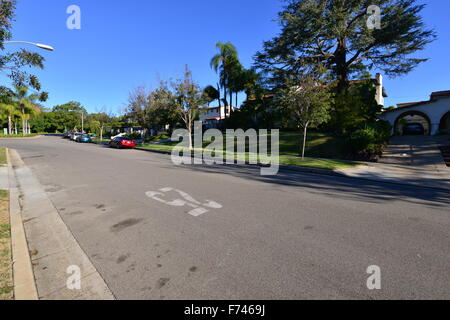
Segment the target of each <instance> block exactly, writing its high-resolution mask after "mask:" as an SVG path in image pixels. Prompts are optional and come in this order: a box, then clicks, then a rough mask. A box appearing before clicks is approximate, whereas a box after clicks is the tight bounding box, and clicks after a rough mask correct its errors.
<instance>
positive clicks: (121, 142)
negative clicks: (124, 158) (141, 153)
mask: <svg viewBox="0 0 450 320" xmlns="http://www.w3.org/2000/svg"><path fill="white" fill-rule="evenodd" d="M109 146H110V147H111V148H113V147H114V148H118V149H122V148H134V147H136V142H134V141H133V140H132V139H131V138H128V137H118V138H114V139H112V140H111V141H110V142H109Z"/></svg>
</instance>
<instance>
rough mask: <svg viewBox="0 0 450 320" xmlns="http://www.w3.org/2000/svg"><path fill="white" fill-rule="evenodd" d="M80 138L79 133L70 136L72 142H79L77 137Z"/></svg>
mask: <svg viewBox="0 0 450 320" xmlns="http://www.w3.org/2000/svg"><path fill="white" fill-rule="evenodd" d="M78 136H81V133H79V132H72V134H71V135H70V140H72V141H77V137H78Z"/></svg>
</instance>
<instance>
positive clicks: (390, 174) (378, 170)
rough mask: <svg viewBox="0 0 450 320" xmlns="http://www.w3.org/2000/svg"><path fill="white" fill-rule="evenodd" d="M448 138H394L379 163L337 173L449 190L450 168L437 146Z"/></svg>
mask: <svg viewBox="0 0 450 320" xmlns="http://www.w3.org/2000/svg"><path fill="white" fill-rule="evenodd" d="M443 145H450V136H439V137H434V136H402V137H400V136H396V137H393V138H392V140H391V143H390V145H389V146H388V147H387V149H386V150H385V152H384V153H383V157H382V158H381V159H380V161H379V162H378V163H367V164H366V165H363V166H359V167H354V168H348V169H343V170H339V171H341V172H342V173H344V174H346V175H347V176H350V177H354V178H364V179H371V180H375V181H384V182H391V183H400V184H412V185H417V186H426V187H431V188H442V189H447V190H450V168H449V167H447V165H446V164H445V162H444V158H443V156H442V153H441V150H440V149H439V146H443Z"/></svg>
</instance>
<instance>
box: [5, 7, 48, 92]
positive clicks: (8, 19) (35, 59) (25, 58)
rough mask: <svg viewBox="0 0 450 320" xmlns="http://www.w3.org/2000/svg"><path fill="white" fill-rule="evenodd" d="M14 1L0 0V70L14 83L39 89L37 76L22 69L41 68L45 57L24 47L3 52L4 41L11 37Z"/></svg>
mask: <svg viewBox="0 0 450 320" xmlns="http://www.w3.org/2000/svg"><path fill="white" fill-rule="evenodd" d="M16 2H17V1H16V0H8V1H6V0H1V1H0V71H2V72H5V73H6V76H7V77H9V78H10V79H11V80H12V81H13V82H14V84H15V85H17V86H20V87H23V86H29V87H32V88H34V89H36V90H38V91H40V90H41V84H40V83H39V80H38V78H37V77H36V76H34V75H30V74H28V73H27V72H25V71H23V70H22V69H23V67H38V68H40V69H43V68H44V61H45V59H44V58H43V57H42V56H41V55H39V54H37V53H33V52H30V51H28V50H25V49H20V50H19V51H15V52H7V53H3V51H4V49H5V47H4V42H5V41H8V40H11V37H12V33H11V30H12V22H13V21H14V17H15V13H14V12H15V9H16Z"/></svg>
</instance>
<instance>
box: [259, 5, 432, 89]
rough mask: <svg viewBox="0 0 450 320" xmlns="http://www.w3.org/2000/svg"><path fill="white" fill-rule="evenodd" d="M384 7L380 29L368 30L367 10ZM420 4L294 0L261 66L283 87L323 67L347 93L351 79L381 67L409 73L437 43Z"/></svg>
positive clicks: (389, 72)
mask: <svg viewBox="0 0 450 320" xmlns="http://www.w3.org/2000/svg"><path fill="white" fill-rule="evenodd" d="M370 5H377V6H378V7H379V8H380V9H381V28H379V29H377V28H368V19H369V18H370V16H369V14H368V7H369V6H370ZM424 6H425V5H423V4H417V1H416V0H371V1H367V0H352V1H346V0H289V1H287V5H286V6H285V7H284V10H283V11H282V12H280V13H279V23H280V26H281V33H280V34H279V35H278V36H277V37H275V38H274V39H272V40H270V41H267V42H265V43H264V48H263V50H262V51H260V52H258V53H257V54H256V66H257V67H259V68H262V69H263V70H264V71H265V72H269V73H270V74H271V75H272V80H273V81H274V83H275V84H280V83H281V84H283V83H285V81H286V79H288V78H289V77H290V75H292V74H298V73H307V72H308V69H310V67H311V66H313V68H314V66H315V65H317V64H322V65H323V66H324V67H326V68H327V71H328V72H327V73H326V74H325V76H327V77H328V79H329V80H332V81H338V85H337V87H336V88H337V92H339V93H342V92H345V91H346V90H347V89H348V87H349V80H351V79H352V78H354V77H358V75H360V74H361V73H362V72H364V71H368V70H371V69H373V68H377V69H379V70H382V71H383V72H384V73H385V74H387V75H390V76H397V75H402V74H406V73H408V72H410V71H412V70H413V69H414V68H416V67H417V65H419V64H420V63H421V62H424V61H426V60H427V59H424V58H418V57H417V55H416V53H417V52H418V51H421V50H423V49H424V48H425V46H426V45H427V44H428V43H430V42H431V41H433V40H434V39H435V33H434V31H433V30H430V29H427V28H426V26H425V24H424V22H423V20H422V17H421V15H420V13H421V11H422V10H423V8H424Z"/></svg>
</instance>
